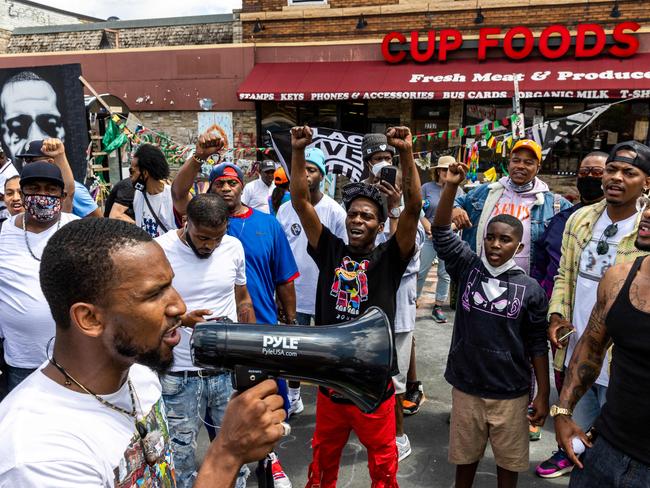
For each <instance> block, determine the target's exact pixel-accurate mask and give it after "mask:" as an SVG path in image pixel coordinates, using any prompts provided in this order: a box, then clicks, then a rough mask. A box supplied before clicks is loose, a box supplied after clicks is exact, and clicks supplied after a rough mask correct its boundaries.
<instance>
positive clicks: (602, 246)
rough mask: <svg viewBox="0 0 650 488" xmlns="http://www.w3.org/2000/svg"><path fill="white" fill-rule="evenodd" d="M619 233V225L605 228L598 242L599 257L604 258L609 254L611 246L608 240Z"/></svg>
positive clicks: (610, 225)
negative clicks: (603, 256)
mask: <svg viewBox="0 0 650 488" xmlns="http://www.w3.org/2000/svg"><path fill="white" fill-rule="evenodd" d="M617 232H618V224H609V225H608V226H607V227H605V230H604V231H603V234H602V235H601V236H600V239H599V240H598V244H596V252H597V253H598V255H600V256H602V255H604V254H607V253H608V251H609V244H608V243H607V239H609V238H610V237H614V236H615V235H616V233H617Z"/></svg>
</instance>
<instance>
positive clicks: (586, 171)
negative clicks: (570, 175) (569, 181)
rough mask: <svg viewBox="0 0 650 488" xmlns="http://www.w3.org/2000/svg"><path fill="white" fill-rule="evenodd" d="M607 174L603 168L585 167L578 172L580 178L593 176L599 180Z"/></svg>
mask: <svg viewBox="0 0 650 488" xmlns="http://www.w3.org/2000/svg"><path fill="white" fill-rule="evenodd" d="M603 174H605V168H603V167H602V166H584V167H582V168H580V169H579V170H578V176H582V177H585V176H589V175H593V176H595V177H597V178H600V177H602V176H603Z"/></svg>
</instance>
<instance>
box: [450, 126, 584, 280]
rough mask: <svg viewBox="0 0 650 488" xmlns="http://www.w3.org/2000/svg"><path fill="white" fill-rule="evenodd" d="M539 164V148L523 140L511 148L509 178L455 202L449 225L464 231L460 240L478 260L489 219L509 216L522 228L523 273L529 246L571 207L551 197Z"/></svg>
mask: <svg viewBox="0 0 650 488" xmlns="http://www.w3.org/2000/svg"><path fill="white" fill-rule="evenodd" d="M541 164H542V148H541V147H540V146H539V144H537V143H536V142H535V141H532V140H529V139H522V140H520V141H517V143H516V144H515V145H514V147H513V148H512V151H511V153H510V161H509V163H508V173H509V176H504V177H503V178H501V179H500V180H499V181H497V182H496V183H491V184H483V185H481V186H479V187H477V188H475V189H473V190H472V191H470V192H469V193H467V194H465V195H462V196H459V197H457V198H456V201H455V203H454V206H455V208H454V211H453V214H452V221H453V223H454V224H456V228H458V229H463V239H464V240H465V241H466V242H467V243H468V244H469V245H470V247H471V248H472V250H473V251H475V252H476V253H477V254H478V255H479V256H480V255H482V251H483V250H482V245H483V238H484V237H485V232H486V229H487V223H488V221H489V220H490V218H491V217H495V216H497V215H500V214H509V215H512V216H513V217H516V218H518V219H519V220H521V223H522V224H523V226H524V235H523V239H522V243H523V244H524V250H523V252H521V253H519V254H518V255H517V256H516V257H515V261H516V262H517V265H518V266H519V267H521V268H522V269H523V270H524V271H525V272H526V273H529V272H530V265H531V263H533V262H534V260H535V256H534V250H533V248H532V245H533V244H535V243H536V242H537V241H538V240H539V239H540V237H541V235H542V233H543V232H544V229H545V228H546V225H547V224H548V222H549V220H551V218H552V217H553V216H554V215H556V214H557V213H559V212H560V211H561V210H564V209H565V208H568V207H570V206H571V204H570V203H569V202H568V201H567V200H565V199H564V198H562V197H561V196H559V195H555V194H554V193H552V192H551V191H550V190H549V188H548V185H547V184H546V183H544V182H543V181H542V180H540V179H539V178H538V177H537V174H538V173H539V169H540V166H541Z"/></svg>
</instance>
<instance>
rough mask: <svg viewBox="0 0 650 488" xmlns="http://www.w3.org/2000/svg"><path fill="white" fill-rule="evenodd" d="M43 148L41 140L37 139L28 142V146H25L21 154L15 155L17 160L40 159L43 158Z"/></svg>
mask: <svg viewBox="0 0 650 488" xmlns="http://www.w3.org/2000/svg"><path fill="white" fill-rule="evenodd" d="M42 148H43V139H37V140H35V141H29V144H27V145H26V146H25V148H24V149H23V152H21V153H20V154H16V157H17V158H41V157H44V156H45V154H43V151H42Z"/></svg>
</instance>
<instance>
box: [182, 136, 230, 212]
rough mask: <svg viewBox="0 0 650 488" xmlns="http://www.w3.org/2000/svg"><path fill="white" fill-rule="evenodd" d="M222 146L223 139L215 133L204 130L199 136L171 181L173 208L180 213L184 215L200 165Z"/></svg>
mask: <svg viewBox="0 0 650 488" xmlns="http://www.w3.org/2000/svg"><path fill="white" fill-rule="evenodd" d="M223 146H224V144H223V140H222V139H221V137H219V136H218V135H216V134H212V133H209V132H206V133H205V134H202V135H200V136H199V138H198V140H197V141H196V148H195V150H194V154H193V155H192V157H190V158H188V159H187V161H185V163H183V166H181V169H180V170H179V171H178V174H177V175H176V178H174V181H173V183H172V199H173V200H174V209H175V210H176V212H178V213H179V214H180V215H185V212H186V211H187V204H188V203H190V200H192V195H191V194H190V189H191V188H192V185H193V184H194V180H195V179H196V176H197V175H198V174H199V172H200V171H201V166H202V165H203V163H204V162H205V160H206V159H208V158H209V157H210V156H212V155H213V154H215V153H218V152H219V151H221V150H222V149H223Z"/></svg>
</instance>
